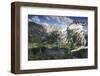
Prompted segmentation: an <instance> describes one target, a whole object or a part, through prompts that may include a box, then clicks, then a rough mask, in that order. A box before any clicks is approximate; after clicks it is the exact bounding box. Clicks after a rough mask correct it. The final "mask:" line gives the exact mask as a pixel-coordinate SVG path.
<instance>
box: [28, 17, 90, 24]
mask: <svg viewBox="0 0 100 76" xmlns="http://www.w3.org/2000/svg"><path fill="white" fill-rule="evenodd" d="M75 20H77V21H79V22H80V23H86V24H88V17H74V16H45V15H28V21H29V22H35V23H37V24H41V25H43V24H48V25H53V26H54V25H57V26H64V25H69V24H70V23H73V22H74V21H75Z"/></svg>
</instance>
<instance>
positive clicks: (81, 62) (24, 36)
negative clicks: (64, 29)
mask: <svg viewBox="0 0 100 76" xmlns="http://www.w3.org/2000/svg"><path fill="white" fill-rule="evenodd" d="M28 14H33V15H60V16H81V17H88V59H64V60H42V61H28ZM20 31H21V32H20V44H21V45H20V47H21V48H20V69H21V70H25V69H43V68H59V67H75V66H77V67H78V66H91V65H94V11H88V10H76V9H75V10H73V9H57V8H52V9H51V8H40V7H21V8H20Z"/></svg>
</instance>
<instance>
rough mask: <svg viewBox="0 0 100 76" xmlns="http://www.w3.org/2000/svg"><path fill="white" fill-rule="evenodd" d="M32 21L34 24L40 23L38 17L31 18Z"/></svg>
mask: <svg viewBox="0 0 100 76" xmlns="http://www.w3.org/2000/svg"><path fill="white" fill-rule="evenodd" d="M32 21H33V22H36V23H39V22H40V19H39V16H33V17H32Z"/></svg>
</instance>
